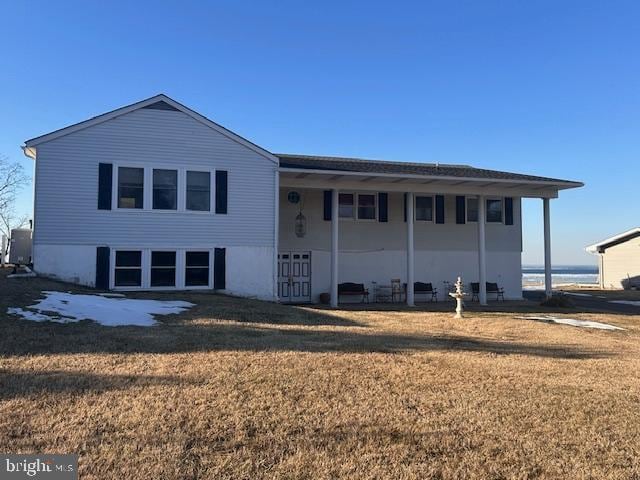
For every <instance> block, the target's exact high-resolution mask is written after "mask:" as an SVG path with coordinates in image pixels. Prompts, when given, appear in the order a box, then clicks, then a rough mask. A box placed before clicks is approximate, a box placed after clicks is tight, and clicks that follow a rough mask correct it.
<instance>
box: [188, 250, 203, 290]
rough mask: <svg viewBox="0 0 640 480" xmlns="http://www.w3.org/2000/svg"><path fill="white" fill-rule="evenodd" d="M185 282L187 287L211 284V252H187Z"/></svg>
mask: <svg viewBox="0 0 640 480" xmlns="http://www.w3.org/2000/svg"><path fill="white" fill-rule="evenodd" d="M185 260H186V262H185V272H184V284H185V286H187V287H197V286H204V287H206V286H208V285H209V252H187V253H186V258H185Z"/></svg>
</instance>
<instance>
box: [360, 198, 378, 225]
mask: <svg viewBox="0 0 640 480" xmlns="http://www.w3.org/2000/svg"><path fill="white" fill-rule="evenodd" d="M358 219H359V220H375V219H376V196H375V195H373V194H363V193H361V194H360V195H358Z"/></svg>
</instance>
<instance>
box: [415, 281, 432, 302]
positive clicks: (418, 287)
mask: <svg viewBox="0 0 640 480" xmlns="http://www.w3.org/2000/svg"><path fill="white" fill-rule="evenodd" d="M413 293H414V295H427V296H428V297H429V296H430V297H431V299H430V301H431V302H437V301H438V290H437V289H434V288H433V285H431V284H430V283H424V282H414V283H413Z"/></svg>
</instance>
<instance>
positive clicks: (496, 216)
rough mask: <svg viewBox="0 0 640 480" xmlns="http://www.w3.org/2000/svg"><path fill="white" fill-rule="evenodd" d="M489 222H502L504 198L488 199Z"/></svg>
mask: <svg viewBox="0 0 640 480" xmlns="http://www.w3.org/2000/svg"><path fill="white" fill-rule="evenodd" d="M487 222H489V223H502V200H499V199H493V198H489V199H487Z"/></svg>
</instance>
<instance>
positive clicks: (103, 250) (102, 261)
mask: <svg viewBox="0 0 640 480" xmlns="http://www.w3.org/2000/svg"><path fill="white" fill-rule="evenodd" d="M110 252H111V249H110V248H109V247H98V248H97V249H96V288H99V289H100V290H109V255H110Z"/></svg>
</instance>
